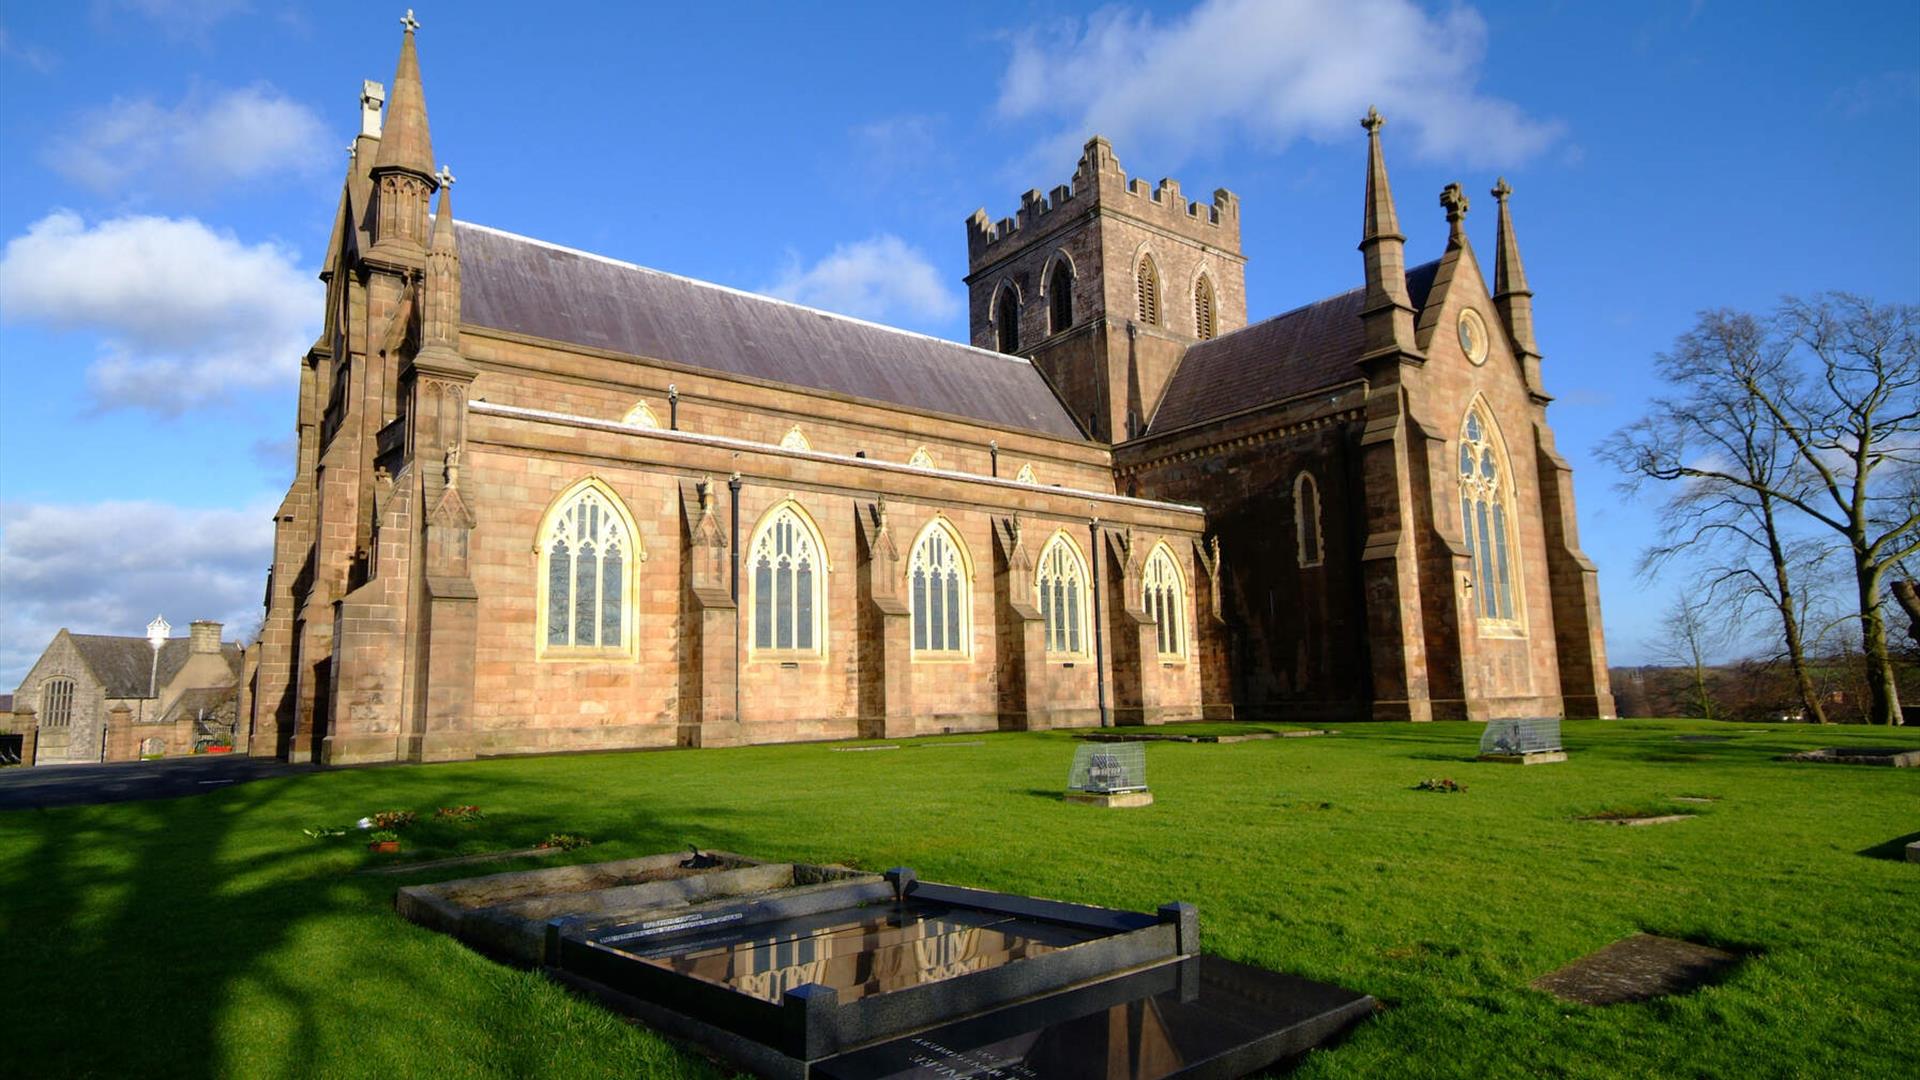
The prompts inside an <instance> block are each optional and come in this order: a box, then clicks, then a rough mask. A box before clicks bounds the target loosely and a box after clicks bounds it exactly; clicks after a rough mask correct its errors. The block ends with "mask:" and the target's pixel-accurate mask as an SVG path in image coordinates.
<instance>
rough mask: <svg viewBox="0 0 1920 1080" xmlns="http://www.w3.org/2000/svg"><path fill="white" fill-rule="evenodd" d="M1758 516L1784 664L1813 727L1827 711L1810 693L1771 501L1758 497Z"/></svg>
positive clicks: (1785, 555) (1815, 696)
mask: <svg viewBox="0 0 1920 1080" xmlns="http://www.w3.org/2000/svg"><path fill="white" fill-rule="evenodd" d="M1760 514H1761V520H1762V521H1763V522H1764V524H1765V527H1766V531H1767V557H1768V558H1770V559H1772V560H1773V579H1774V582H1775V584H1776V585H1777V586H1778V588H1779V590H1780V625H1781V628H1782V629H1783V630H1785V631H1786V635H1787V663H1788V664H1790V665H1791V666H1792V668H1793V685H1794V687H1795V688H1796V689H1798V690H1799V692H1800V704H1801V706H1802V707H1803V708H1805V709H1806V710H1807V719H1808V720H1809V721H1811V722H1812V723H1815V724H1824V723H1826V722H1827V711H1826V709H1824V708H1822V707H1821V705H1820V695H1819V694H1817V693H1815V692H1814V690H1813V676H1812V675H1811V674H1809V673H1808V672H1807V652H1806V649H1805V647H1804V646H1803V645H1802V644H1801V641H1800V619H1799V617H1798V616H1797V615H1795V614H1794V613H1793V583H1792V581H1791V580H1790V579H1789V578H1788V577H1787V553H1786V552H1785V551H1783V550H1782V549H1781V547H1780V533H1779V531H1778V530H1777V529H1776V528H1775V527H1774V521H1773V499H1772V498H1770V497H1769V496H1767V495H1765V494H1762V495H1761V496H1760Z"/></svg>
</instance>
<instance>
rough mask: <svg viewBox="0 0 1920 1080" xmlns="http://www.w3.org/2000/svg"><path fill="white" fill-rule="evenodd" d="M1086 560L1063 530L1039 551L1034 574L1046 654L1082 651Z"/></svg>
mask: <svg viewBox="0 0 1920 1080" xmlns="http://www.w3.org/2000/svg"><path fill="white" fill-rule="evenodd" d="M1087 578H1088V575H1087V564H1086V563H1085V562H1083V561H1082V560H1081V558H1080V552H1079V550H1078V549H1076V548H1075V547H1074V546H1073V541H1071V540H1068V539H1067V536H1066V534H1065V533H1055V534H1054V536H1053V539H1052V540H1050V541H1048V543H1047V546H1046V549H1045V550H1043V551H1041V553H1040V566H1039V569H1038V570H1037V571H1036V573H1035V575H1034V595H1035V597H1036V598H1037V599H1038V600H1039V606H1040V621H1041V622H1043V623H1045V624H1046V627H1047V655H1049V656H1058V657H1063V658H1067V657H1075V656H1084V655H1086V647H1087V639H1088V631H1087Z"/></svg>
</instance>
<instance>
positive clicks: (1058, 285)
mask: <svg viewBox="0 0 1920 1080" xmlns="http://www.w3.org/2000/svg"><path fill="white" fill-rule="evenodd" d="M1047 317H1048V326H1047V332H1048V333H1051V334H1057V333H1059V332H1060V331H1062V330H1066V329H1069V328H1071V327H1072V326H1073V267H1071V266H1069V265H1068V264H1067V260H1066V259H1064V258H1063V259H1060V260H1058V261H1057V262H1055V263H1054V264H1053V274H1052V276H1051V277H1049V278H1048V279H1047Z"/></svg>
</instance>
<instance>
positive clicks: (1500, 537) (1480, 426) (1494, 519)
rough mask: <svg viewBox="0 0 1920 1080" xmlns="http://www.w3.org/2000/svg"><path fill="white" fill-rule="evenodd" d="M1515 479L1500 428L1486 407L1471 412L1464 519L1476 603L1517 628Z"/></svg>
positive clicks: (1465, 441) (1463, 450) (1463, 462)
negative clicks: (1515, 597) (1512, 513)
mask: <svg viewBox="0 0 1920 1080" xmlns="http://www.w3.org/2000/svg"><path fill="white" fill-rule="evenodd" d="M1512 506H1513V481H1512V478H1511V475H1510V470H1509V468H1508V467H1507V457H1506V452H1505V451H1504V449H1503V448H1502V447H1501V445H1500V437H1499V432H1498V430H1497V429H1495V428H1494V426H1493V419H1492V417H1490V416H1488V415H1487V414H1486V411H1485V408H1484V406H1482V405H1480V404H1475V405H1474V407H1473V408H1472V409H1470V410H1468V412H1467V420H1466V423H1465V424H1464V425H1463V426H1462V428H1461V432H1460V518H1461V523H1462V526H1463V531H1464V532H1465V534H1466V543H1467V554H1468V555H1469V556H1470V557H1471V559H1472V562H1473V607H1474V613H1475V614H1476V615H1477V616H1478V617H1479V619H1480V621H1481V622H1483V623H1492V624H1495V625H1502V624H1504V625H1506V626H1509V627H1513V628H1517V627H1518V626H1519V623H1520V616H1519V613H1518V611H1519V609H1518V607H1517V606H1516V604H1515V599H1514V592H1515V589H1514V583H1515V582H1516V581H1517V580H1518V579H1519V577H1520V574H1519V566H1518V555H1519V552H1518V551H1517V549H1516V547H1515V544H1514V533H1513V522H1512V521H1511V520H1510V517H1511V510H1512Z"/></svg>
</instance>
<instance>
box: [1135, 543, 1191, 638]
mask: <svg viewBox="0 0 1920 1080" xmlns="http://www.w3.org/2000/svg"><path fill="white" fill-rule="evenodd" d="M1140 602H1141V604H1142V605H1143V606H1144V607H1145V608H1146V609H1147V614H1149V615H1151V616H1153V621H1154V622H1155V623H1157V624H1158V629H1157V630H1156V631H1155V644H1156V646H1157V647H1158V649H1159V651H1160V655H1161V656H1162V657H1175V656H1184V655H1186V651H1187V647H1186V640H1185V634H1184V631H1185V629H1186V628H1185V626H1184V625H1183V622H1184V617H1185V615H1186V611H1187V597H1186V588H1185V585H1184V583H1183V582H1182V581H1181V579H1180V568H1179V566H1177V565H1175V563H1174V561H1173V553H1172V552H1171V551H1169V550H1167V545H1165V544H1160V545H1158V546H1156V547H1155V548H1154V549H1153V554H1151V555H1149V556H1147V566H1146V569H1145V570H1143V571H1142V572H1141V581H1140Z"/></svg>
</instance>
